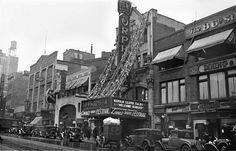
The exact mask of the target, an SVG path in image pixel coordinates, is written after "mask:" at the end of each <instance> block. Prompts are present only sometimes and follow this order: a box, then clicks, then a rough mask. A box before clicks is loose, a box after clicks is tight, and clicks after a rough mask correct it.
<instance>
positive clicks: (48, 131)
mask: <svg viewBox="0 0 236 151" xmlns="http://www.w3.org/2000/svg"><path fill="white" fill-rule="evenodd" d="M43 137H46V138H54V139H55V138H56V137H57V127H56V126H51V125H47V126H45V128H44V131H43Z"/></svg>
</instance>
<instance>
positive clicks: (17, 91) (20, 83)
mask: <svg viewBox="0 0 236 151" xmlns="http://www.w3.org/2000/svg"><path fill="white" fill-rule="evenodd" d="M28 76H29V72H28V71H24V72H15V73H12V74H10V75H8V77H7V81H8V82H7V84H8V86H7V95H6V98H5V100H6V111H7V112H6V114H8V115H9V116H13V111H14V110H15V109H17V110H18V108H19V107H20V108H24V104H25V100H26V97H27V93H26V92H27V87H28ZM23 111H24V110H22V112H23Z"/></svg>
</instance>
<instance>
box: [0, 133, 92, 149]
mask: <svg viewBox="0 0 236 151" xmlns="http://www.w3.org/2000/svg"><path fill="white" fill-rule="evenodd" d="M2 138H3V139H4V141H3V142H2V144H1V147H2V148H0V149H1V150H3V151H7V150H9V151H25V150H27V151H91V150H90V149H81V148H72V147H67V146H61V145H56V144H48V143H43V142H38V141H33V140H26V139H22V138H16V137H10V136H2Z"/></svg>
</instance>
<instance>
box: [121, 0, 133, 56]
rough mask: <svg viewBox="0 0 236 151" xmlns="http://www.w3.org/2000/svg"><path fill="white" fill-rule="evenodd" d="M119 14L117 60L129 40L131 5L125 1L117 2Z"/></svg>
mask: <svg viewBox="0 0 236 151" xmlns="http://www.w3.org/2000/svg"><path fill="white" fill-rule="evenodd" d="M118 12H119V33H118V60H121V57H122V55H123V53H124V52H125V49H126V46H127V45H128V44H129V40H130V28H129V24H130V15H131V3H130V2H129V1H126V0H119V1H118Z"/></svg>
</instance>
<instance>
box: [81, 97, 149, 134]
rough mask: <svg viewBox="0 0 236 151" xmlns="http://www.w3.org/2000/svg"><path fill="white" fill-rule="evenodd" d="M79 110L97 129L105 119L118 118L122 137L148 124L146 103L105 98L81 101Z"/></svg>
mask: <svg viewBox="0 0 236 151" xmlns="http://www.w3.org/2000/svg"><path fill="white" fill-rule="evenodd" d="M81 110H82V112H81V115H82V117H85V118H88V119H90V120H92V121H94V125H95V126H98V127H101V126H102V120H103V119H105V118H107V117H113V118H119V119H120V120H121V126H122V136H123V137H125V136H126V135H129V134H130V133H132V131H133V130H134V129H136V128H141V127H146V125H147V123H148V122H150V121H149V120H148V119H149V116H148V102H141V101H131V100H125V99H121V98H114V97H105V98H97V99H91V100H85V101H82V106H81Z"/></svg>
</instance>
